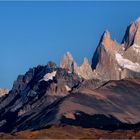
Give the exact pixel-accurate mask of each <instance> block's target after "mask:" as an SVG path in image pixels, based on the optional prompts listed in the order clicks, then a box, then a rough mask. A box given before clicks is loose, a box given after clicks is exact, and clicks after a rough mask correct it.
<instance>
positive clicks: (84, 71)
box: [77, 57, 93, 79]
mask: <svg viewBox="0 0 140 140" xmlns="http://www.w3.org/2000/svg"><path fill="white" fill-rule="evenodd" d="M77 74H78V75H79V76H81V77H83V78H84V79H92V78H93V71H92V68H91V65H90V64H89V62H88V59H87V58H86V57H84V60H83V63H82V64H81V66H79V67H78V68H77Z"/></svg>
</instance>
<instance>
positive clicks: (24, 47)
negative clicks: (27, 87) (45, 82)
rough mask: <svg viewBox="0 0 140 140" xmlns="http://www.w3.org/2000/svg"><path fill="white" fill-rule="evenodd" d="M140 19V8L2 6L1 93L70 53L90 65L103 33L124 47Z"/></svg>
mask: <svg viewBox="0 0 140 140" xmlns="http://www.w3.org/2000/svg"><path fill="white" fill-rule="evenodd" d="M139 16H140V2H74V1H73V2H0V87H8V88H11V87H12V83H13V81H14V80H15V79H16V78H17V76H18V75H19V74H24V73H25V72H26V71H27V70H28V69H29V68H30V67H34V66H37V65H38V64H47V62H48V61H49V60H52V61H54V62H56V63H57V64H59V61H60V58H61V57H62V55H63V54H64V53H65V52H67V51H70V52H71V53H72V55H73V57H74V58H75V60H76V61H77V63H78V64H80V63H81V62H82V60H83V58H84V56H86V57H88V59H89V60H90V62H91V58H92V55H93V53H94V51H95V48H96V47H97V45H98V42H99V40H100V37H101V35H102V33H103V32H104V30H109V32H110V33H111V36H112V38H113V39H116V40H117V41H118V42H121V40H122V38H123V35H124V32H125V30H126V27H127V26H128V25H129V23H130V22H131V21H133V20H135V19H137V18H138V17H139Z"/></svg>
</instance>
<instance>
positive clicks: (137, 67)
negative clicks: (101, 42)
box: [116, 53, 140, 72]
mask: <svg viewBox="0 0 140 140" xmlns="http://www.w3.org/2000/svg"><path fill="white" fill-rule="evenodd" d="M116 60H117V62H118V64H119V65H120V66H121V67H122V68H127V69H129V70H132V71H135V72H140V65H139V64H138V63H133V62H132V61H130V60H128V59H125V58H123V56H121V55H120V54H119V53H116Z"/></svg>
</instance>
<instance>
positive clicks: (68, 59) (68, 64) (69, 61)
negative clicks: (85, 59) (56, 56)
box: [60, 52, 77, 72]
mask: <svg viewBox="0 0 140 140" xmlns="http://www.w3.org/2000/svg"><path fill="white" fill-rule="evenodd" d="M60 67H61V68H64V69H67V70H68V71H70V72H75V71H76V69H77V64H76V62H75V61H74V59H73V56H72V55H71V53H70V52H67V53H66V54H65V55H64V56H63V57H62V59H61V62H60Z"/></svg>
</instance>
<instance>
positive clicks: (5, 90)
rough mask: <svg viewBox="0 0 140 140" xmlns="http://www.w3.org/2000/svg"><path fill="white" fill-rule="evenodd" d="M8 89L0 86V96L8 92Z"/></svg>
mask: <svg viewBox="0 0 140 140" xmlns="http://www.w3.org/2000/svg"><path fill="white" fill-rule="evenodd" d="M8 92H9V90H8V89H6V88H0V97H1V96H4V95H6V94H8Z"/></svg>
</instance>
